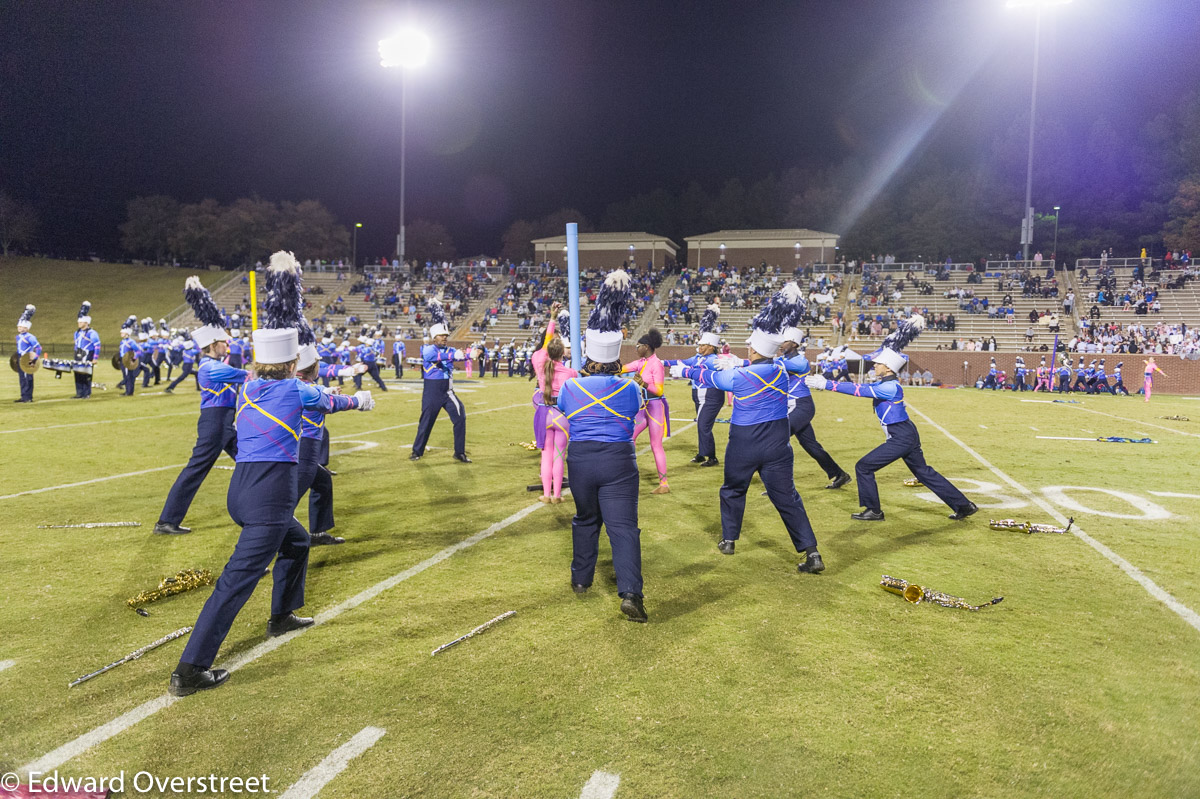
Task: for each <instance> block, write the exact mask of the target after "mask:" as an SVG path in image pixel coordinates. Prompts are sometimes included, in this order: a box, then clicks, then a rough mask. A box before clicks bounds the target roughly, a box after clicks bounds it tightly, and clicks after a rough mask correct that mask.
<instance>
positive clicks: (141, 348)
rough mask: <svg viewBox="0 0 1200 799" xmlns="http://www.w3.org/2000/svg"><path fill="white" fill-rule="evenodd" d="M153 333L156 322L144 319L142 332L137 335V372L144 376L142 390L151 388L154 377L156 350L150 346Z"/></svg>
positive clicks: (147, 318)
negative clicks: (153, 365) (153, 366)
mask: <svg viewBox="0 0 1200 799" xmlns="http://www.w3.org/2000/svg"><path fill="white" fill-rule="evenodd" d="M153 331H154V320H153V319H151V318H150V317H148V316H147V317H145V318H144V319H142V322H141V330H140V331H138V334H137V348H138V365H137V369H136V370H135V372H136V373H137V374H140V375H141V376H142V388H150V378H151V377H153V375H154V370H153V369H151V368H150V364H151V363H152V362H153V360H154V349H153V347H152V346H151V344H150V334H151V333H152V332H153ZM135 379H136V378H135Z"/></svg>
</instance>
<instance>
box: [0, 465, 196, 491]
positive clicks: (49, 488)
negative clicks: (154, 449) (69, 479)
mask: <svg viewBox="0 0 1200 799" xmlns="http://www.w3.org/2000/svg"><path fill="white" fill-rule="evenodd" d="M184 466H187V464H186V463H173V464H171V465H170V466H156V467H154V468H153V469H142V470H141V471H139V472H125V473H123V474H110V475H109V476H108V477H97V478H95V479H94V480H82V481H80V482H78V483H63V484H62V485H57V486H46V487H45V488H33V489H30V490H29V491H18V492H17V493H16V494H3V495H0V499H13V498H14V497H24V496H28V495H29V494H44V493H45V492H47V491H57V490H59V489H60V488H76V487H78V486H87V485H93V484H94V483H103V482H105V481H107V480H120V479H121V478H122V477H138V476H140V475H143V474H153V473H154V472H162V471H166V470H167V469H182V468H183V467H184Z"/></svg>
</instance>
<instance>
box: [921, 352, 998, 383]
mask: <svg viewBox="0 0 1200 799" xmlns="http://www.w3.org/2000/svg"><path fill="white" fill-rule="evenodd" d="M905 360H907V359H905ZM999 371H1000V370H999V369H998V368H997V367H996V359H995V358H992V363H991V365H990V366H989V367H988V373H987V377H985V378H983V385H982V386H980V388H990V389H991V390H992V391H995V390H996V389H997V388H999V384H998V383H997V382H996V378H997V376H998V373H999Z"/></svg>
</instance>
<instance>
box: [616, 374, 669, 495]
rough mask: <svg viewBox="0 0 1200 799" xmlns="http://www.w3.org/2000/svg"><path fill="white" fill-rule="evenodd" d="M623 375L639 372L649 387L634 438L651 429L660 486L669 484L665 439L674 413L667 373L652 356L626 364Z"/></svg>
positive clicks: (651, 442)
mask: <svg viewBox="0 0 1200 799" xmlns="http://www.w3.org/2000/svg"><path fill="white" fill-rule="evenodd" d="M621 371H622V372H635V373H637V375H638V376H640V377H641V378H642V382H643V383H645V384H646V397H647V400H648V401H647V402H646V407H645V408H643V409H642V410H641V411H639V412H638V415H637V417H635V419H634V422H635V424H636V426H635V427H634V428H633V439H634V440H635V441H636V440H637V437H638V436H640V435H641V434H642V431H643V430H645V429H646V428H647V427H649V428H650V451H651V452H653V453H654V466H655V468H656V469H658V483H659V485H666V483H667V453H666V451H665V450H664V449H663V440H664V439H666V438H668V437H670V435H671V412H670V408H668V407H667V398H666V396H665V395H664V394H663V382H664V380H665V378H666V370H665V369H664V367H663V362H662V361H661V360H659V358H658V356H657V355H655V354H653V353H651V354H650V357H648V358H638V359H637V360H636V361H631V362H630V363H627V364H625V368H624V369H622V370H621Z"/></svg>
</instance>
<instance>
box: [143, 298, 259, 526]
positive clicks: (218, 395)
mask: <svg viewBox="0 0 1200 799" xmlns="http://www.w3.org/2000/svg"><path fill="white" fill-rule="evenodd" d="M183 296H184V298H185V299H186V300H187V302H188V305H190V306H192V311H193V312H194V313H195V314H196V318H197V319H199V320H200V324H201V327H198V328H196V330H195V331H193V332H192V340H193V341H195V342H196V344H197V345H198V346H199V347H200V349H201V353H202V354H201V358H200V370H199V371H198V372H197V374H196V379H197V380H198V381H199V382H200V419H199V420H198V421H197V422H196V444H195V446H194V447H192V457H191V458H189V459H188V462H187V465H186V466H184V467H183V471H182V472H180V473H179V477H177V478H175V484H174V485H172V486H171V491H170V492H169V493H168V494H167V501H166V503H165V504H164V505H163V509H162V513H160V514H158V522H157V523H156V524H155V525H154V532H155V534H156V535H183V534H185V533H190V532H191V531H192V529H191V528H190V527H183V526H182V525H183V519H184V517H185V516H187V512H188V508H190V507H191V505H192V500H193V499H194V498H195V496H196V492H197V491H199V490H200V484H201V483H203V482H204V478H206V477H208V473H209V472H210V471H212V467H213V464H215V463H216V462H217V458H219V457H221V453H222V452H226V453H228V454H229V457H231V458H233V459H234V460H235V461H236V460H237V433H236V431H234V429H233V414H234V409H235V407H236V406H237V399H238V391H239V390H240V389H241V387H242V384H243V383H245V382H246V376H247V375H246V370H245V369H237V368H235V367H232V366H229V365H228V364H226V363H225V362H224V361H223V360H222V359H223V358H224V357H225V355H226V353H227V352H228V341H229V334H228V333H226V332H225V328H224V327H223V324H224V320H223V319H222V317H221V312H220V311H219V310H218V309H217V304H216V303H215V302H213V298H212V295H211V294H209V292H208V289H206V288H204V285H203V284H202V283H201V282H200V278H198V277H196V276H195V275H193V276H192V277H189V278H188V279H187V281H186V282H185V283H184V284H183Z"/></svg>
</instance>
